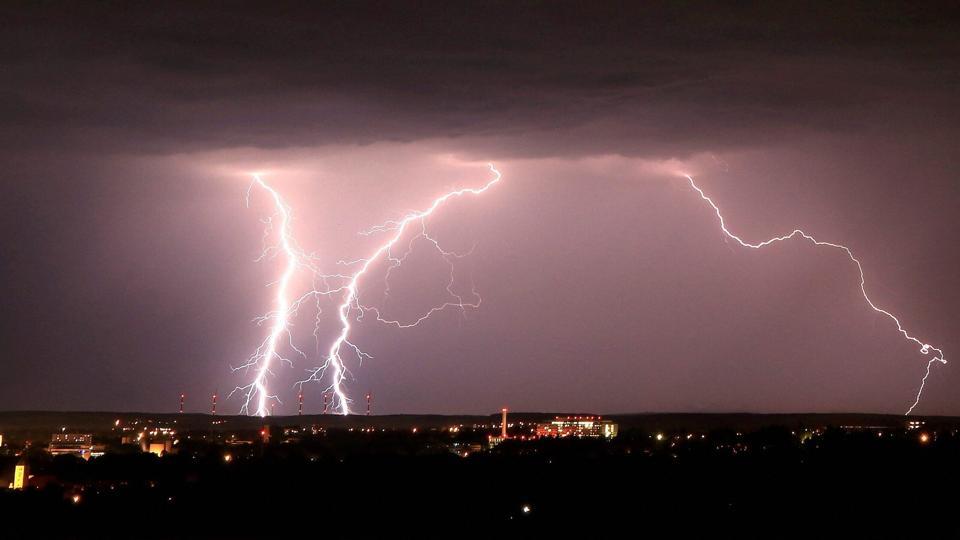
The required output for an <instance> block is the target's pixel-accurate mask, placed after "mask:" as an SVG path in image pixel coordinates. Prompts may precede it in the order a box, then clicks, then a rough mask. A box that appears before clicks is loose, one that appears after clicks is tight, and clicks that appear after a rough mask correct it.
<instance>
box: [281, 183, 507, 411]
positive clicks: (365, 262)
mask: <svg viewBox="0 0 960 540" xmlns="http://www.w3.org/2000/svg"><path fill="white" fill-rule="evenodd" d="M488 167H489V168H490V172H491V173H493V178H492V179H491V180H489V181H488V182H487V183H486V184H484V185H483V186H482V187H479V188H464V189H458V190H454V191H450V192H447V193H445V194H444V195H441V196H440V197H437V198H436V199H434V200H433V203H432V204H431V205H430V206H429V207H427V208H426V209H425V210H421V211H417V212H410V213H408V214H407V215H405V216H404V217H403V218H401V219H399V220H395V221H389V222H387V223H385V224H383V225H379V226H377V227H374V228H372V229H370V230H369V231H367V232H366V233H365V234H376V233H382V232H392V234H391V235H390V236H389V237H388V238H387V240H386V241H385V242H383V243H382V244H380V245H379V246H377V248H376V249H375V250H374V251H373V252H372V253H371V254H370V255H369V256H367V257H365V258H362V259H358V260H355V261H349V262H343V261H341V262H342V263H343V264H345V265H347V266H353V265H359V268H358V269H357V270H356V271H355V272H354V273H353V274H352V275H349V276H344V275H342V274H338V275H330V276H323V277H324V278H325V279H333V278H344V277H346V284H345V285H343V286H341V287H336V288H334V289H327V290H324V291H313V292H312V293H310V294H323V295H330V294H333V293H338V292H342V293H343V294H344V296H343V301H342V302H341V304H340V305H339V307H338V308H337V316H338V318H339V320H340V332H339V334H338V335H337V337H336V339H335V340H334V341H333V343H331V345H330V348H329V349H328V351H327V354H326V359H325V361H324V363H323V365H321V366H320V367H317V368H315V369H313V370H312V371H311V372H310V374H309V376H308V377H307V378H306V379H305V380H303V381H301V382H300V383H298V384H300V385H302V384H304V383H306V382H309V381H318V380H322V379H323V378H324V376H325V374H326V373H327V370H328V369H329V370H330V371H332V373H331V378H330V380H331V383H330V387H329V390H330V391H332V392H333V394H334V396H335V401H334V404H333V405H334V409H336V408H337V407H339V409H340V412H341V413H342V414H349V413H350V406H349V404H350V399H349V398H348V397H347V395H346V392H345V391H344V388H343V381H344V378H345V377H346V375H347V371H346V368H345V366H344V362H343V357H342V356H341V352H342V350H343V348H344V346H346V347H348V348H349V349H351V350H353V351H354V353H355V354H356V355H357V356H358V357H359V358H360V359H361V360H362V359H363V358H369V355H367V354H366V353H364V352H362V351H361V350H360V349H359V348H358V347H357V346H356V345H354V344H353V343H352V342H351V341H350V332H351V330H352V329H353V326H352V320H354V319H357V320H359V319H361V318H362V317H363V315H364V313H365V312H367V311H369V312H372V313H374V314H375V315H376V318H377V320H378V321H379V322H382V323H386V324H390V325H394V326H396V327H398V328H409V327H412V326H416V325H418V324H420V323H421V322H423V321H424V320H426V319H427V318H429V317H430V316H431V315H433V314H434V313H436V312H438V311H442V310H444V309H446V308H449V307H458V308H460V309H465V308H467V307H470V308H476V307H479V305H480V299H479V296H476V292H475V291H474V295H475V297H476V298H477V301H475V302H466V301H464V299H463V298H462V296H461V295H459V294H457V293H456V292H454V290H453V263H452V262H451V261H450V259H451V258H459V257H461V256H462V255H460V254H456V253H453V252H450V251H445V250H443V249H442V248H441V247H440V244H439V243H438V242H437V241H436V240H435V239H434V238H433V237H431V236H430V235H429V234H428V233H427V229H426V220H427V218H428V217H430V215H431V214H433V212H434V211H435V210H436V209H437V208H439V207H440V206H441V205H443V204H444V203H445V202H447V201H449V200H450V199H452V198H458V197H462V196H464V195H479V194H481V193H483V192H485V191H487V190H488V189H490V188H491V187H492V186H493V185H494V184H496V183H497V182H499V181H500V178H501V174H500V171H498V170H497V169H496V168H495V167H494V166H493V164H488ZM414 223H415V224H418V225H419V227H420V230H419V231H418V232H417V233H416V234H415V235H414V236H413V238H411V239H410V241H409V242H408V243H407V250H406V252H404V254H403V255H400V256H394V254H393V249H394V247H395V246H396V244H397V243H398V242H399V241H400V240H401V238H403V236H404V233H405V232H407V229H408V226H409V225H411V224H414ZM415 226H416V225H415ZM418 239H422V240H425V241H427V242H428V243H430V244H431V245H432V246H433V247H434V248H435V249H436V250H437V251H438V252H439V253H440V254H441V255H442V256H443V257H444V259H445V260H446V261H447V262H448V264H450V265H451V270H450V271H451V274H450V281H449V282H448V283H447V292H448V293H449V294H450V295H451V298H452V300H450V301H447V302H444V303H443V304H441V305H439V306H435V307H433V308H431V309H430V310H428V311H427V312H426V313H424V314H423V315H421V316H420V317H418V318H416V319H415V320H413V321H410V322H402V321H399V320H393V319H385V318H383V317H382V316H381V313H380V310H379V309H378V308H376V307H372V306H365V305H363V304H361V303H360V299H359V293H360V291H359V284H360V280H361V278H363V277H364V276H365V275H366V274H367V273H368V271H369V270H370V268H371V266H373V265H374V264H375V263H376V262H377V261H380V260H386V261H387V262H388V263H389V266H388V268H387V273H386V276H385V277H384V279H385V280H387V279H389V276H390V272H391V271H392V270H393V269H394V268H396V267H397V266H399V265H400V264H401V263H402V262H403V261H404V260H405V259H406V257H407V255H409V254H410V252H411V250H412V249H413V243H414V242H415V241H416V240H418ZM387 287H388V289H387V292H388V293H389V283H388V284H387ZM307 296H309V294H308V295H307ZM301 300H302V299H301ZM354 311H356V314H354V313H353V312H354Z"/></svg>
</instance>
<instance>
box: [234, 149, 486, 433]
mask: <svg viewBox="0 0 960 540" xmlns="http://www.w3.org/2000/svg"><path fill="white" fill-rule="evenodd" d="M488 166H489V168H490V171H491V172H492V173H493V178H492V179H490V180H489V181H488V182H487V183H486V184H484V185H483V186H482V187H479V188H464V189H458V190H454V191H449V192H447V193H445V194H443V195H441V196H440V197H437V198H436V199H434V200H433V202H432V204H431V205H430V206H429V207H427V208H426V209H425V210H420V211H417V212H410V213H408V214H406V215H405V216H404V217H403V218H402V219H399V220H394V221H388V222H386V223H384V224H382V225H378V226H376V227H373V228H371V229H369V230H367V231H364V232H363V233H362V234H364V235H368V236H369V235H375V234H380V233H390V235H389V237H388V238H387V240H386V241H385V242H383V243H381V244H380V245H378V246H377V248H376V249H375V250H374V251H373V252H372V253H371V254H370V255H369V256H367V257H364V258H362V259H357V260H353V261H339V264H340V265H341V266H345V267H347V268H356V270H355V271H353V272H352V273H349V272H347V273H345V272H339V273H333V274H324V273H322V272H320V271H319V269H318V266H317V264H316V259H315V257H314V256H313V255H311V254H307V253H305V252H304V251H303V250H301V249H300V248H299V247H298V246H297V243H296V242H295V240H294V238H293V236H292V232H291V224H290V222H291V211H290V208H289V207H288V206H287V205H286V203H284V201H283V199H282V198H281V197H280V194H279V193H278V192H277V191H276V190H275V189H273V188H272V187H270V186H269V185H268V184H267V183H266V182H265V181H264V180H263V179H262V178H261V177H260V176H259V175H254V176H253V182H252V183H251V185H250V189H253V187H254V186H257V187H259V188H261V189H263V190H265V191H266V192H267V193H269V195H270V197H271V199H272V201H273V204H274V207H275V210H274V214H273V215H272V216H271V217H270V218H268V219H266V220H265V221H264V222H265V223H266V229H265V231H264V244H265V246H264V249H263V252H262V253H261V256H260V258H259V259H258V260H262V259H267V258H273V257H275V256H282V257H283V259H284V267H283V271H282V274H281V275H280V277H279V279H278V280H277V282H276V286H277V289H276V296H275V297H274V304H275V307H274V309H273V310H271V311H270V312H268V313H266V314H265V315H263V316H261V317H259V318H257V319H256V322H257V323H258V324H263V323H269V325H270V330H269V333H268V335H267V337H266V338H264V340H263V341H262V342H261V343H260V346H259V347H258V348H257V349H256V350H255V351H254V353H253V354H251V355H250V357H249V358H248V359H247V361H246V362H244V363H243V364H242V365H240V366H238V367H235V368H233V369H234V371H240V370H244V371H247V370H253V371H254V372H255V376H254V379H253V381H252V382H250V383H249V384H247V385H245V386H238V387H236V388H235V389H234V391H233V392H235V393H239V394H241V395H242V396H243V398H244V403H243V405H242V407H241V409H240V412H241V414H256V415H258V416H266V415H268V414H270V407H269V405H270V404H271V403H273V402H279V398H278V397H277V396H275V395H271V394H270V392H269V390H268V388H267V377H268V376H269V375H271V374H272V371H271V366H272V365H273V364H274V362H287V363H290V364H292V362H291V361H290V360H289V359H287V358H286V357H284V356H283V355H282V354H281V352H280V349H281V346H283V347H289V348H290V349H291V350H293V351H295V352H296V353H297V355H298V356H301V357H303V358H306V354H304V353H303V351H301V350H300V349H298V348H297V347H296V346H295V345H294V343H293V338H292V335H291V332H290V326H291V322H290V321H291V318H292V317H293V316H294V315H296V314H297V312H298V310H299V309H300V307H301V306H302V305H304V304H305V303H306V302H307V301H308V300H310V299H311V298H313V299H316V302H317V304H316V310H317V321H316V325H315V327H314V338H315V339H316V341H317V348H318V350H319V349H320V343H321V336H320V315H321V313H322V310H321V305H320V301H321V299H322V298H325V297H326V298H333V297H340V298H341V300H340V303H339V304H338V306H337V310H336V313H337V317H338V320H339V323H340V328H339V331H338V333H337V335H336V338H335V339H334V340H333V342H332V343H331V344H330V346H329V348H328V349H327V351H326V352H325V354H324V361H323V362H322V364H321V365H320V366H319V367H316V368H313V369H310V370H308V376H307V378H306V379H304V380H302V381H300V382H298V383H297V384H296V386H299V387H301V389H302V385H303V384H305V383H307V382H311V381H321V380H324V379H325V377H326V375H328V374H329V375H330V379H329V380H330V382H329V386H328V387H327V388H326V389H325V390H324V392H330V393H332V395H333V404H332V405H333V409H334V410H337V409H339V411H340V412H341V413H342V414H349V413H350V407H349V404H350V398H349V397H348V396H347V393H346V391H345V389H344V381H345V379H346V377H347V376H348V374H349V372H348V370H347V368H346V365H345V363H344V360H343V351H344V348H346V349H347V350H350V351H353V353H354V354H355V355H356V357H357V359H359V360H360V361H363V359H365V358H371V356H370V355H369V354H367V353H365V352H363V351H362V350H361V349H360V348H359V347H358V346H357V345H355V344H354V343H353V342H352V341H350V333H351V331H352V329H353V326H352V322H353V321H355V320H361V319H362V318H363V316H364V315H365V314H366V313H372V314H373V315H374V316H375V317H376V320H377V321H379V322H381V323H385V324H388V325H393V326H396V327H398V328H410V327H413V326H416V325H418V324H420V323H421V322H423V321H424V320H426V319H428V318H429V317H430V316H431V315H433V314H435V313H437V312H439V311H443V310H445V309H447V308H451V307H456V308H459V309H461V310H464V309H466V308H477V307H479V306H480V302H481V298H480V296H479V295H478V294H477V292H476V290H471V292H470V294H471V298H470V299H465V298H464V295H463V294H461V293H458V292H457V291H456V290H455V272H454V270H455V267H454V260H455V259H459V258H462V257H464V256H466V255H467V254H462V253H455V252H453V251H448V250H445V249H443V248H442V247H441V245H440V243H439V242H438V241H437V239H436V238H434V237H433V236H431V235H430V234H429V232H428V231H427V220H428V218H429V217H430V216H431V215H432V214H433V213H434V212H435V211H436V210H437V209H438V208H439V207H440V206H442V205H443V204H444V203H446V202H447V201H449V200H450V199H453V198H458V197H462V196H464V195H479V194H481V193H483V192H485V191H486V190H488V189H489V188H490V187H492V186H493V185H494V184H496V183H497V182H499V181H500V178H501V175H500V172H499V171H497V169H496V168H495V167H494V166H493V165H492V164H489V165H488ZM250 189H248V191H247V200H248V205H249V197H250ZM411 229H412V230H414V231H415V232H414V234H413V235H412V236H411V237H410V239H409V241H407V242H406V243H405V250H403V252H402V253H395V250H396V248H397V246H398V244H399V243H400V241H401V240H402V239H403V238H404V237H405V235H406V234H407V233H408V232H409V231H410V230H411ZM274 234H275V235H276V236H277V237H278V238H279V240H277V241H276V242H275V243H269V242H268V241H267V240H268V239H269V238H270V237H272V236H273V235H274ZM418 241H422V242H426V243H427V244H429V245H430V246H431V247H432V248H433V249H435V250H436V251H437V253H439V254H440V255H441V257H442V258H443V259H444V260H445V261H446V262H447V264H448V265H449V267H450V278H449V281H448V282H447V286H446V291H447V293H448V294H449V298H450V299H449V300H447V301H445V302H443V303H442V304H440V305H437V306H434V307H432V308H430V309H429V310H427V312H426V313H423V314H422V315H420V316H419V317H417V318H415V319H414V320H411V321H401V320H398V319H391V318H387V317H385V316H383V315H382V312H381V309H380V308H378V307H376V306H372V305H365V304H363V303H361V301H360V281H361V279H362V278H364V276H366V275H367V274H368V273H369V272H370V269H371V267H372V266H373V265H374V264H376V263H377V262H378V261H384V262H386V264H387V269H386V272H385V274H384V283H385V289H384V294H385V295H389V294H390V276H391V273H392V272H393V270H394V269H396V268H397V267H399V266H400V265H401V264H402V263H403V262H404V261H405V260H406V259H407V257H408V256H409V255H410V253H411V252H412V251H413V248H414V244H415V243H417V242H418ZM301 268H302V269H305V270H307V271H308V272H309V273H310V275H311V278H312V280H313V287H312V289H311V290H310V291H308V292H306V293H305V294H302V295H300V296H299V297H294V296H292V295H291V292H290V288H291V281H292V280H293V278H294V276H295V274H296V272H297V270H298V269H301ZM331 284H332V285H331Z"/></svg>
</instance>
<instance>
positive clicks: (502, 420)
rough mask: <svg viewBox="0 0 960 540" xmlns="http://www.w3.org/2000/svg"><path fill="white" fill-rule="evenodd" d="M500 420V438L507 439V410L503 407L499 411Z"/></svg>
mask: <svg viewBox="0 0 960 540" xmlns="http://www.w3.org/2000/svg"><path fill="white" fill-rule="evenodd" d="M500 412H501V414H502V416H501V418H500V437H501V438H503V439H506V438H507V408H506V407H504V408H503V409H502V410H501V411H500Z"/></svg>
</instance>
